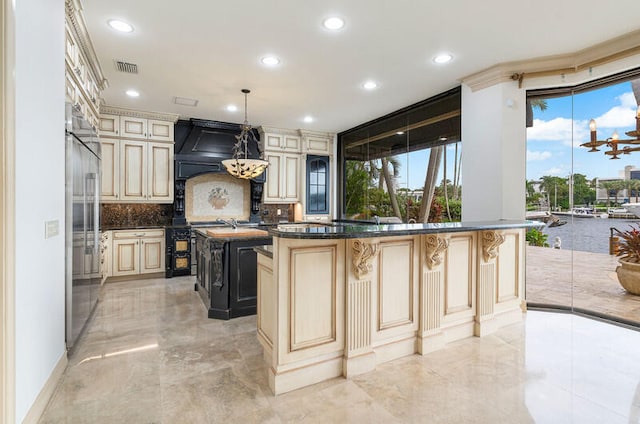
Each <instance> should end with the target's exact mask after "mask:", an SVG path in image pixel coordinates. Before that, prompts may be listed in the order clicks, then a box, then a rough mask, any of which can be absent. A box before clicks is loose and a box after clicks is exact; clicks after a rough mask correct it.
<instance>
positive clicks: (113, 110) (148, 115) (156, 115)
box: [100, 105, 180, 124]
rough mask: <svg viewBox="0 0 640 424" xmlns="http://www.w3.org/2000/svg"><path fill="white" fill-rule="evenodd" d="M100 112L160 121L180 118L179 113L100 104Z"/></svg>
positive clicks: (174, 120) (173, 120)
mask: <svg viewBox="0 0 640 424" xmlns="http://www.w3.org/2000/svg"><path fill="white" fill-rule="evenodd" d="M100 113H101V114H109V115H118V116H129V117H132V118H141V119H157V120H158V121H171V122H173V123H174V124H175V123H176V121H178V118H180V115H179V114H177V113H165V112H147V111H142V110H134V109H126V108H122V107H117V106H109V105H100Z"/></svg>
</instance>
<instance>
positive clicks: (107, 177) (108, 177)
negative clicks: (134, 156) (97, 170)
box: [100, 139, 120, 202]
mask: <svg viewBox="0 0 640 424" xmlns="http://www.w3.org/2000/svg"><path fill="white" fill-rule="evenodd" d="M101 144H102V181H101V196H102V197H101V199H100V200H102V201H103V202H106V201H117V200H118V193H119V192H120V163H119V158H120V151H119V149H120V142H119V141H118V140H112V139H102V140H101Z"/></svg>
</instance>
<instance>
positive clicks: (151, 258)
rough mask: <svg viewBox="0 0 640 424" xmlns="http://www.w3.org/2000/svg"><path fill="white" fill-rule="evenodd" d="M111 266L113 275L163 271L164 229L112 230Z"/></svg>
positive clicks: (120, 275)
mask: <svg viewBox="0 0 640 424" xmlns="http://www.w3.org/2000/svg"><path fill="white" fill-rule="evenodd" d="M111 267H112V271H111V275H112V276H114V277H122V276H129V275H139V274H150V273H158V272H164V267H165V239H164V230H162V229H140V230H135V231H129V230H122V231H113V249H112V263H111Z"/></svg>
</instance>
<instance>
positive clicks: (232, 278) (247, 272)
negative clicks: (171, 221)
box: [195, 232, 271, 320]
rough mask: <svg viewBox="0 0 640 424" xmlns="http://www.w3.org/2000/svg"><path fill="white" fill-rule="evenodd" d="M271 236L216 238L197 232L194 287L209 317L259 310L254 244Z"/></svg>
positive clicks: (229, 317)
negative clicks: (257, 306)
mask: <svg viewBox="0 0 640 424" xmlns="http://www.w3.org/2000/svg"><path fill="white" fill-rule="evenodd" d="M270 244H271V237H256V238H239V239H217V238H212V237H208V236H205V235H204V234H202V233H200V232H197V233H196V255H197V264H198V265H197V272H196V284H195V290H196V291H197V292H198V294H199V295H200V298H201V299H202V301H203V302H204V304H205V306H206V307H207V310H208V311H207V315H208V317H209V318H215V319H225V320H228V319H231V318H236V317H241V316H247V315H255V314H256V304H257V254H256V252H254V250H253V248H254V247H255V246H262V245H270Z"/></svg>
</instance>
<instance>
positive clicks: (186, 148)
mask: <svg viewBox="0 0 640 424" xmlns="http://www.w3.org/2000/svg"><path fill="white" fill-rule="evenodd" d="M174 128H175V130H174V138H175V150H174V159H175V172H174V176H175V177H174V178H175V181H174V183H175V185H174V187H175V196H174V199H175V201H174V207H173V210H174V216H173V224H174V225H184V224H186V223H187V221H186V218H185V210H184V207H185V205H184V202H185V183H186V180H187V179H189V178H192V177H195V176H198V175H202V174H207V173H226V170H225V168H224V166H223V165H222V161H223V160H225V159H231V158H232V157H233V146H234V145H235V144H236V142H237V139H236V136H237V135H239V134H240V131H241V125H240V124H235V123H230V122H220V121H210V120H205V119H195V118H192V119H189V120H179V121H178V122H176V124H175V127H174ZM251 131H253V132H254V134H255V136H256V140H260V135H259V133H258V131H257V130H256V129H255V128H254V129H252V130H251ZM248 153H249V158H252V159H258V158H259V157H260V151H259V147H258V146H257V145H256V144H255V143H251V144H250V145H249V146H248ZM265 177H266V176H265V173H263V174H261V175H260V176H258V177H257V178H256V179H254V180H251V217H250V220H251V221H256V222H257V221H259V220H260V215H259V212H260V201H261V198H262V186H263V184H264V182H265Z"/></svg>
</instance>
